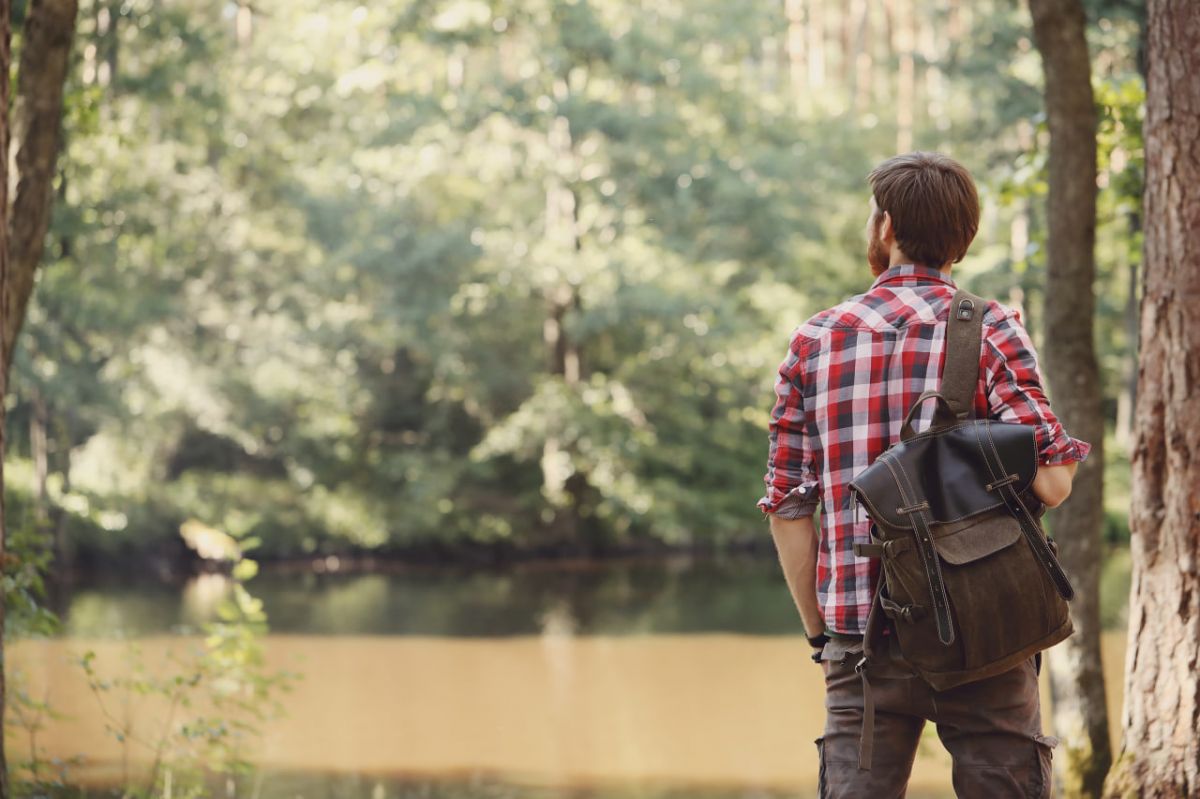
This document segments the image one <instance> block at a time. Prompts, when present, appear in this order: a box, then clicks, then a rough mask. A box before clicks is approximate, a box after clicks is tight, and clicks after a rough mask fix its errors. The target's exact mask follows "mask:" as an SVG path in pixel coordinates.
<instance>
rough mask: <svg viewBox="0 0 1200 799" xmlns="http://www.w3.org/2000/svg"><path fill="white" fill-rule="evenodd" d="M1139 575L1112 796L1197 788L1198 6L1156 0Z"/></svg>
mask: <svg viewBox="0 0 1200 799" xmlns="http://www.w3.org/2000/svg"><path fill="white" fill-rule="evenodd" d="M1147 25H1148V30H1147V53H1146V63H1147V75H1146V121H1145V128H1144V131H1145V141H1146V189H1145V198H1144V199H1145V202H1144V204H1143V207H1144V209H1145V212H1144V214H1143V218H1142V224H1143V226H1144V229H1145V245H1144V251H1143V255H1144V257H1143V261H1142V306H1141V307H1142V319H1141V336H1140V339H1141V355H1140V359H1139V370H1138V396H1137V412H1136V414H1135V419H1136V421H1135V432H1134V450H1133V497H1132V513H1131V517H1130V528H1131V532H1132V540H1131V544H1130V545H1131V549H1132V560H1133V585H1132V589H1131V591H1130V601H1129V645H1128V650H1127V652H1126V655H1125V712H1124V714H1123V724H1122V726H1123V730H1122V744H1121V754H1120V756H1119V757H1118V759H1117V763H1116V765H1115V766H1114V768H1113V771H1112V774H1111V775H1110V776H1109V779H1108V782H1107V783H1106V785H1105V796H1107V797H1113V799H1117V798H1118V797H1119V798H1120V799H1124V797H1127V796H1137V797H1141V799H1176V798H1177V797H1185V796H1196V795H1197V793H1198V792H1200V691H1197V679H1196V667H1197V662H1198V661H1200V635H1197V625H1200V571H1198V564H1200V491H1197V486H1200V425H1197V423H1196V421H1197V419H1200V392H1197V390H1196V386H1197V381H1200V303H1198V302H1197V300H1200V150H1198V149H1197V148H1196V141H1197V138H1198V137H1200V82H1198V81H1197V80H1196V74H1197V72H1198V71H1200V5H1198V4H1196V3H1195V2H1194V0H1150V3H1149V5H1148V17H1147Z"/></svg>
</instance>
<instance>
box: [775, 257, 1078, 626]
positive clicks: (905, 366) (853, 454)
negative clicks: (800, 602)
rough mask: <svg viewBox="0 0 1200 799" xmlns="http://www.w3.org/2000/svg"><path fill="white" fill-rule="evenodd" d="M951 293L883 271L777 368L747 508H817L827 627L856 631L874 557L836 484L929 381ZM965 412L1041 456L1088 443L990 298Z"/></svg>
mask: <svg viewBox="0 0 1200 799" xmlns="http://www.w3.org/2000/svg"><path fill="white" fill-rule="evenodd" d="M955 290H956V286H955V283H954V281H953V280H952V279H951V278H950V277H949V276H948V275H947V274H945V273H944V272H942V271H941V270H937V269H932V268H929V267H925V266H920V265H914V264H898V265H895V266H891V267H889V268H888V269H887V270H886V271H884V272H883V273H882V274H880V275H879V277H878V278H877V279H876V280H875V282H874V283H873V284H872V286H871V288H870V290H869V291H867V292H865V293H863V294H859V295H855V296H854V297H851V298H850V299H848V300H846V301H845V302H843V303H840V304H838V305H836V306H834V307H832V308H829V309H826V310H824V311H821V312H820V313H817V314H815V315H814V316H812V317H811V318H809V319H808V320H807V321H806V322H804V323H803V324H801V325H800V326H799V327H798V328H796V330H795V331H794V332H793V333H792V339H791V344H790V346H789V351H788V355H787V356H786V358H785V359H784V361H783V363H782V364H781V365H780V369H779V378H778V381H777V383H776V397H777V399H776V404H775V407H774V410H773V411H772V416H771V451H770V457H769V463H768V471H767V474H766V476H765V478H764V480H765V482H766V484H767V493H766V495H765V496H764V497H763V498H762V499H761V500H760V501H759V505H760V507H762V508H763V510H764V511H765V512H770V513H777V514H779V515H780V516H781V517H783V518H797V517H799V516H803V515H807V514H810V513H812V512H813V510H815V508H816V507H817V506H820V507H821V509H822V514H821V535H820V548H819V556H818V561H817V598H818V602H819V605H820V607H821V611H822V615H823V616H824V618H825V623H826V626H827V628H828V629H830V630H833V631H836V632H843V633H851V634H856V633H861V632H862V631H863V630H864V629H865V626H866V615H867V611H868V610H869V608H870V603H871V587H872V586H873V585H874V581H875V580H876V579H877V577H878V575H877V571H878V568H879V566H878V562H877V561H876V560H872V559H867V558H859V557H857V556H855V555H854V554H853V552H852V549H851V548H852V545H853V543H854V542H855V541H859V542H866V541H868V540H869V522H868V521H867V519H866V518H865V515H863V514H861V513H857V512H856V508H854V507H853V505H852V502H851V496H850V492H849V490H848V488H847V486H848V484H849V482H850V481H851V480H852V479H853V477H854V476H855V474H857V473H858V472H860V471H862V470H863V469H865V468H866V467H867V466H868V465H870V464H871V463H872V462H873V461H874V460H875V458H876V457H877V456H878V455H879V454H880V453H881V452H883V451H884V450H886V449H887V448H888V447H889V446H891V445H892V444H893V443H895V442H896V441H897V440H899V435H900V427H901V424H902V423H903V420H904V416H905V414H906V413H907V412H908V409H909V407H910V406H911V405H912V403H913V402H914V401H915V400H916V399H917V397H918V396H920V394H921V393H922V392H924V391H927V390H935V389H938V388H939V387H940V385H941V374H942V368H943V365H944V358H945V348H944V343H945V331H946V320H947V318H948V315H949V306H950V300H951V298H952V297H953V295H954V292H955ZM931 413H932V407H931V405H930V406H927V407H925V408H922V409H921V410H920V416H919V417H918V418H920V419H921V420H922V422H924V423H926V424H927V423H928V418H929V414H931ZM974 413H975V415H976V416H977V417H980V418H993V419H999V420H1001V421H1008V422H1020V423H1022V424H1030V425H1036V426H1037V427H1038V435H1037V441H1038V448H1039V456H1040V462H1041V463H1057V462H1061V461H1062V460H1064V459H1081V458H1082V457H1083V456H1084V455H1086V453H1087V449H1088V448H1089V445H1087V444H1086V443H1084V442H1079V441H1076V440H1074V439H1071V438H1070V437H1069V436H1067V435H1066V433H1065V432H1064V431H1063V429H1062V425H1061V424H1059V423H1058V420H1057V419H1056V418H1055V417H1054V414H1053V413H1052V412H1051V410H1050V407H1049V403H1048V402H1047V400H1046V397H1045V392H1044V390H1043V388H1042V381H1041V377H1040V374H1039V372H1038V365H1037V359H1036V355H1035V353H1034V350H1033V347H1032V344H1031V343H1030V341H1029V338H1028V335H1027V333H1026V332H1025V330H1024V328H1023V327H1022V326H1021V323H1020V317H1019V315H1018V314H1017V313H1016V312H1015V311H1014V310H1012V309H1010V308H1008V307H1006V306H1004V305H1002V304H1000V303H998V302H995V301H990V302H988V304H987V307H986V309H985V311H984V315H983V344H982V346H981V349H980V378H979V385H978V387H977V391H976V397H975V407H974ZM921 426H923V425H922V424H921V423H918V424H917V427H918V428H920V427H921Z"/></svg>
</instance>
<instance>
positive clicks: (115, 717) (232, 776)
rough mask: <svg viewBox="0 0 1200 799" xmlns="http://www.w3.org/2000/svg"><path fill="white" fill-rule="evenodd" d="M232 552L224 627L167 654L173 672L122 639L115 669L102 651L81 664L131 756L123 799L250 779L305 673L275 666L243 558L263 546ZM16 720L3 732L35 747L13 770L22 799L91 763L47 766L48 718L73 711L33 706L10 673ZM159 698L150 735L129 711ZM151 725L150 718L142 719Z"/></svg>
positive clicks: (206, 791) (44, 703)
mask: <svg viewBox="0 0 1200 799" xmlns="http://www.w3.org/2000/svg"><path fill="white" fill-rule="evenodd" d="M237 543H238V546H237V551H236V552H235V553H234V558H235V562H234V564H233V566H232V568H231V578H232V580H231V582H232V585H231V591H230V596H228V597H225V598H224V599H222V600H221V602H220V604H219V605H218V606H217V620H216V621H209V622H205V623H204V624H203V625H202V626H201V631H202V633H203V638H202V640H201V644H200V645H199V646H197V647H193V648H191V649H189V650H188V651H187V652H186V653H185V654H183V655H179V654H177V653H176V652H175V651H174V650H172V651H170V652H168V654H167V656H166V657H167V661H168V664H167V665H166V666H165V667H161V668H158V667H156V668H154V669H149V668H148V667H147V663H146V658H145V656H144V654H143V650H142V644H141V643H140V642H139V641H137V640H134V639H130V640H127V641H125V642H124V649H123V652H122V660H121V663H120V665H119V667H118V668H117V669H116V670H115V672H109V671H107V670H105V669H103V668H102V667H101V666H100V665H99V663H98V661H97V654H96V652H95V651H94V650H91V649H89V650H86V651H84V652H82V653H80V654H76V655H74V657H73V662H74V663H75V664H76V665H78V666H79V668H80V669H81V670H82V672H83V676H84V677H85V679H86V681H87V685H88V688H89V689H90V690H91V693H92V696H93V697H94V698H95V701H96V703H97V705H98V707H99V709H100V712H101V715H102V717H103V718H104V722H105V730H106V731H107V733H108V734H109V735H111V736H112V737H113V738H114V739H115V740H116V741H117V742H118V743H120V744H121V748H122V750H123V752H124V753H125V755H124V756H123V757H122V763H124V764H125V770H124V772H123V774H122V786H121V795H122V796H124V797H157V796H182V797H199V796H208V795H210V792H211V785H212V783H213V780H214V779H223V780H234V781H236V780H238V779H242V778H245V777H247V776H248V775H252V774H253V773H254V771H255V766H254V765H253V762H252V756H253V751H252V749H253V746H254V745H255V743H256V739H257V738H258V736H259V735H260V733H261V724H262V723H263V722H265V721H268V720H270V719H272V718H276V717H278V716H280V715H282V714H283V713H284V708H283V705H282V703H281V701H280V699H279V698H278V694H279V693H281V692H283V693H286V692H289V691H291V690H292V688H293V686H294V682H295V680H297V679H298V678H299V677H300V676H301V675H300V674H299V673H298V672H293V671H290V670H287V669H280V670H275V671H272V670H271V669H269V668H268V667H267V663H266V661H265V658H264V652H263V639H264V637H265V636H266V634H267V631H268V625H267V616H266V613H265V612H264V610H263V606H262V601H261V600H259V599H257V598H255V597H254V596H252V595H251V594H250V593H249V592H248V591H247V590H246V587H245V585H244V583H245V581H247V580H250V579H251V578H253V577H254V576H255V574H257V571H258V568H257V563H256V561H254V560H251V559H249V558H246V557H245V554H244V553H245V552H247V551H250V550H252V549H254V548H255V547H257V546H258V543H259V542H257V541H256V540H254V539H251V538H242V539H241V540H239V541H238V542H237ZM9 676H10V680H11V685H10V698H11V702H10V713H9V715H8V716H7V717H6V727H5V732H6V734H8V735H10V736H14V737H15V736H16V735H23V736H25V737H26V738H27V740H28V742H29V751H30V757H29V759H28V760H25V761H22V762H17V763H14V764H13V776H14V780H13V782H14V790H15V794H16V795H18V796H37V795H45V792H46V791H48V790H59V789H62V788H63V787H64V786H65V785H67V784H68V783H69V772H70V769H71V768H72V767H74V766H78V765H82V764H84V763H86V762H87V759H88V758H87V753H86V752H80V753H79V754H77V755H75V756H72V757H71V758H70V759H68V760H65V761H63V760H58V759H53V760H50V761H45V760H43V759H42V757H41V755H40V753H39V750H38V747H37V733H38V732H39V730H41V729H42V727H43V726H44V725H45V723H46V722H47V720H50V719H62V718H65V717H66V716H67V715H68V714H64V713H63V712H62V711H60V710H58V709H56V708H55V707H54V704H53V702H52V701H51V697H50V696H47V697H45V698H43V699H35V698H33V697H32V696H31V695H30V694H29V691H28V690H27V688H26V687H25V682H26V678H25V675H23V674H22V673H21V672H20V671H16V672H14V673H13V674H11V675H9ZM151 698H153V699H157V700H159V701H161V702H163V703H165V705H166V710H165V713H164V715H163V716H162V718H161V720H159V719H156V720H155V722H154V723H153V724H151V725H149V726H150V727H153V729H150V728H148V726H147V725H146V724H145V723H140V724H139V723H138V722H137V719H138V718H139V717H138V716H137V714H136V713H129V712H127V709H128V708H129V707H130V706H132V705H136V704H137V703H138V702H140V701H145V700H148V699H151ZM143 722H144V717H143ZM134 750H136V754H138V755H139V756H143V757H149V758H150V763H151V765H150V769H149V773H148V774H141V773H133V772H131V771H130V770H129V769H128V763H129V761H130V754H131V753H133V752H134Z"/></svg>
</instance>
